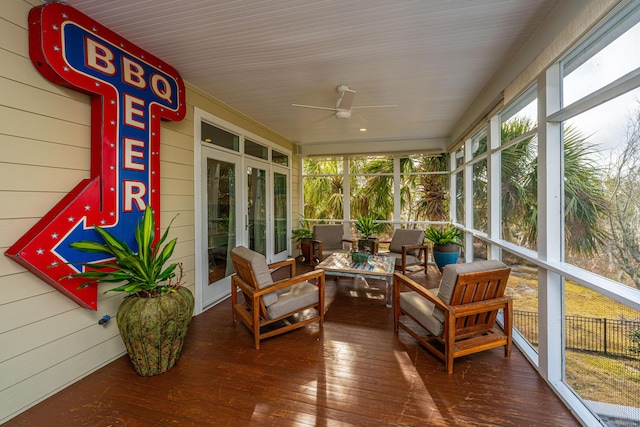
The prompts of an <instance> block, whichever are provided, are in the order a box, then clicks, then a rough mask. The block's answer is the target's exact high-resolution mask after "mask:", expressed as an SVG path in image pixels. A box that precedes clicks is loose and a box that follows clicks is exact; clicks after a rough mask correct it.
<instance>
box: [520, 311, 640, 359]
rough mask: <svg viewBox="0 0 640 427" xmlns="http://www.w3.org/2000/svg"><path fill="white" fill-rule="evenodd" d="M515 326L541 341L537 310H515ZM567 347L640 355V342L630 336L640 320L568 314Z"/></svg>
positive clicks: (622, 354) (533, 341)
mask: <svg viewBox="0 0 640 427" xmlns="http://www.w3.org/2000/svg"><path fill="white" fill-rule="evenodd" d="M513 322H514V326H515V327H516V328H517V329H518V331H520V333H521V334H522V335H523V336H524V337H525V338H527V340H529V342H530V343H531V344H534V345H537V344H538V313H535V312H530V311H519V310H514V312H513ZM564 329H565V347H566V348H567V349H572V350H582V351H593V352H600V353H604V354H610V355H614V356H626V357H634V358H638V357H639V356H640V354H638V351H635V350H634V349H640V343H638V342H634V341H633V340H632V339H631V337H630V335H631V334H632V333H633V332H634V331H636V330H640V321H635V320H625V319H607V318H604V317H584V316H565V325H564Z"/></svg>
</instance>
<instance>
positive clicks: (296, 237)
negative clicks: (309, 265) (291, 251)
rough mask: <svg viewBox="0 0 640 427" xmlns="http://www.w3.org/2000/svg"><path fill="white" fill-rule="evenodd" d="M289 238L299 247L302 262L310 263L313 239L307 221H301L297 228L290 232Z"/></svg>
mask: <svg viewBox="0 0 640 427" xmlns="http://www.w3.org/2000/svg"><path fill="white" fill-rule="evenodd" d="M291 238H292V239H293V241H294V242H296V243H297V244H298V246H299V247H300V252H301V253H302V257H303V261H305V260H309V261H311V248H312V246H313V244H312V243H311V240H312V239H313V230H312V229H311V225H310V224H309V221H307V220H304V221H302V220H301V221H300V226H299V228H297V229H295V230H291Z"/></svg>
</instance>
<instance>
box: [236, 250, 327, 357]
mask: <svg viewBox="0 0 640 427" xmlns="http://www.w3.org/2000/svg"><path fill="white" fill-rule="evenodd" d="M231 260H232V261H233V266H234V267H235V270H236V272H235V274H234V275H232V276H231V306H232V311H233V323H237V321H238V317H239V318H240V320H242V322H243V323H244V324H245V325H246V326H247V328H249V330H250V331H251V333H252V334H253V338H254V343H255V347H256V349H259V348H260V340H263V339H265V338H269V337H272V336H275V335H279V334H282V333H285V332H288V331H291V330H293V329H297V328H301V327H303V326H305V325H308V324H309V323H313V322H320V327H322V326H323V323H324V283H325V278H324V271H322V270H315V271H311V272H309V273H305V274H301V275H299V276H296V271H295V269H296V268H295V265H296V264H295V260H294V259H288V260H286V261H281V262H276V263H273V264H267V261H266V258H265V257H264V255H262V254H259V253H257V252H254V251H252V250H250V249H248V248H246V247H244V246H237V247H235V248H233V249H232V250H231ZM285 266H288V267H289V275H290V277H289V278H287V279H282V280H279V281H277V282H274V281H273V279H272V278H271V271H270V269H275V268H280V267H285ZM309 280H313V282H310V281H309ZM238 290H239V291H240V292H241V293H242V294H243V296H244V301H242V302H239V301H238ZM309 309H314V310H313V311H311V313H312V315H311V316H309V315H308V314H307V313H305V315H304V316H298V317H300V318H299V319H295V321H290V319H287V318H289V317H291V316H293V315H295V314H299V313H301V312H303V311H305V310H309ZM285 319H287V321H285ZM281 321H282V322H281ZM276 322H281V323H282V326H278V325H273V326H272V327H270V328H264V327H265V326H267V325H272V324H275V323H276ZM263 328H264V329H265V330H263ZM266 329H268V330H266Z"/></svg>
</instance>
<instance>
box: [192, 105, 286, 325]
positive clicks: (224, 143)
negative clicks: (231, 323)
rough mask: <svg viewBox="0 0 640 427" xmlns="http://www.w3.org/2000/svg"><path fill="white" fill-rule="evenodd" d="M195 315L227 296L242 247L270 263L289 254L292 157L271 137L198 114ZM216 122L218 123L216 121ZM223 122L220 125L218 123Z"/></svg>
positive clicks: (196, 131)
mask: <svg viewBox="0 0 640 427" xmlns="http://www.w3.org/2000/svg"><path fill="white" fill-rule="evenodd" d="M194 113H195V114H194V116H195V120H194V123H196V125H195V126H194V134H195V136H196V147H197V148H196V150H195V152H194V165H195V167H194V169H195V170H196V173H195V181H196V182H195V185H194V187H195V190H196V191H195V194H196V197H195V243H196V257H195V261H196V265H195V271H196V273H195V276H196V313H200V312H202V311H204V310H206V309H207V308H209V307H211V306H213V305H215V304H217V303H218V302H220V301H223V300H224V299H226V298H227V297H228V296H229V294H230V292H231V275H232V274H233V273H234V269H233V263H232V262H231V250H232V249H233V248H234V247H236V246H239V245H243V246H246V247H248V248H250V249H252V250H254V251H256V252H259V253H261V254H263V255H264V256H265V257H266V259H267V262H275V261H281V260H284V259H286V258H287V256H288V254H289V244H290V241H289V230H290V229H291V219H290V212H291V202H290V197H291V183H290V168H289V165H290V163H289V162H290V157H289V156H290V155H289V154H288V153H282V152H280V151H278V150H274V149H273V148H271V147H270V144H269V143H268V141H265V140H263V139H261V138H258V137H256V136H255V135H250V136H249V137H250V138H251V139H247V138H246V137H245V132H244V130H242V129H240V128H238V127H236V126H234V125H232V124H231V123H227V122H224V121H223V120H222V119H219V118H216V117H214V116H211V115H209V114H208V113H206V112H203V111H202V110H199V109H197V108H196V109H195V112H194ZM212 123H216V124H215V125H214V124H212ZM218 123H219V124H218Z"/></svg>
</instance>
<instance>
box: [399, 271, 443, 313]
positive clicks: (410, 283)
mask: <svg viewBox="0 0 640 427" xmlns="http://www.w3.org/2000/svg"><path fill="white" fill-rule="evenodd" d="M393 276H394V280H393V283H394V285H393V288H394V294H397V295H398V297H399V296H400V283H402V284H403V285H405V286H406V287H408V288H409V289H411V290H412V291H414V292H416V293H417V294H419V295H420V296H422V297H423V298H425V299H427V300H429V301H431V302H432V303H434V304H435V305H436V306H437V307H440V308H442V309H443V310H448V309H449V307H451V306H450V305H448V304H446V303H445V302H444V301H442V300H441V299H440V298H439V297H438V295H436V294H434V293H433V292H432V291H431V290H429V289H427V288H425V287H424V286H422V285H420V284H419V283H417V282H415V281H414V280H411V279H410V278H409V277H407V276H405V275H404V274H402V273H393ZM394 296H395V295H394ZM394 304H395V301H394Z"/></svg>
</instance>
